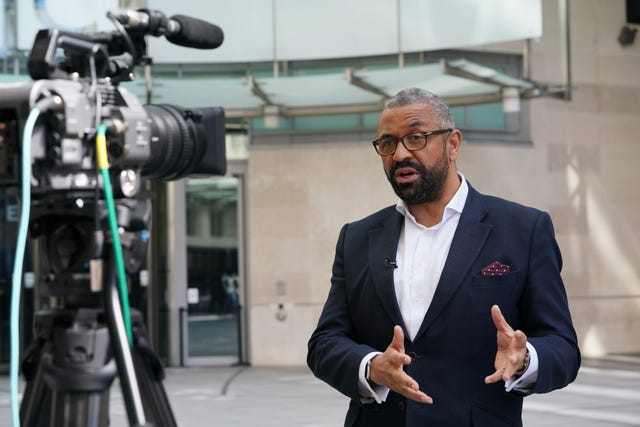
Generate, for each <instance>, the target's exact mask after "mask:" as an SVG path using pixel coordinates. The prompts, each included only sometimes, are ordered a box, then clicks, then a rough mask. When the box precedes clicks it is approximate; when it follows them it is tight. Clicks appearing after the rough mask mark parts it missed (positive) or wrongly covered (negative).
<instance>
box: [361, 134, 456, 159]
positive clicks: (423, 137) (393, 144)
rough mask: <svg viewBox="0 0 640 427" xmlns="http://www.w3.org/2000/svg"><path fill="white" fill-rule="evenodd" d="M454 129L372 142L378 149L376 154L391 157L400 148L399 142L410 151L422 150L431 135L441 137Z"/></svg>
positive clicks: (387, 137)
mask: <svg viewBox="0 0 640 427" xmlns="http://www.w3.org/2000/svg"><path fill="white" fill-rule="evenodd" d="M452 130H453V129H452V128H448V129H437V130H431V131H429V132H411V133H408V134H406V135H405V136H403V137H402V138H396V137H395V136H385V137H382V138H380V139H376V140H375V141H373V142H372V144H373V147H374V148H375V149H376V153H378V154H380V155H381V156H390V155H392V154H393V153H395V152H396V148H397V147H398V141H400V142H402V145H404V148H406V149H407V150H409V151H418V150H422V149H423V148H424V147H426V146H427V138H428V137H429V136H430V135H441V134H443V133H447V132H451V131H452Z"/></svg>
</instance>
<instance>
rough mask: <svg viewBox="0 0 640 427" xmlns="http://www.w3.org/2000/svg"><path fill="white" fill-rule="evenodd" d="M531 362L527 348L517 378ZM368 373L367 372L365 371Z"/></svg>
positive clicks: (516, 374)
mask: <svg viewBox="0 0 640 427" xmlns="http://www.w3.org/2000/svg"><path fill="white" fill-rule="evenodd" d="M529 362H531V355H529V349H528V348H527V354H525V355H524V362H523V363H522V368H520V369H518V370H517V371H516V372H514V373H513V375H515V376H516V377H521V376H522V374H524V373H525V372H526V371H527V369H528V368H529ZM365 373H366V370H365Z"/></svg>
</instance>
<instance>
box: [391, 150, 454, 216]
mask: <svg viewBox="0 0 640 427" xmlns="http://www.w3.org/2000/svg"><path fill="white" fill-rule="evenodd" d="M406 167H409V168H413V169H415V170H416V172H417V173H418V175H419V178H418V179H417V180H415V181H413V182H409V183H398V182H397V181H396V179H395V173H396V170H398V169H400V168H406ZM448 176H449V162H448V158H447V153H446V151H445V152H444V153H443V155H442V156H441V157H440V158H439V159H438V160H437V161H436V162H435V163H434V164H433V166H431V167H430V168H428V169H427V168H426V167H425V166H424V165H422V164H420V163H415V162H411V161H409V160H403V161H400V162H397V163H395V164H394V165H393V166H392V167H391V170H390V171H389V174H388V175H387V178H388V179H389V182H390V183H391V187H393V191H395V193H396V194H397V195H398V197H400V199H402V200H403V201H404V202H405V203H406V204H407V205H417V204H421V203H427V202H433V201H435V200H438V199H439V198H440V197H441V196H442V194H443V192H444V185H445V182H446V180H447V177H448Z"/></svg>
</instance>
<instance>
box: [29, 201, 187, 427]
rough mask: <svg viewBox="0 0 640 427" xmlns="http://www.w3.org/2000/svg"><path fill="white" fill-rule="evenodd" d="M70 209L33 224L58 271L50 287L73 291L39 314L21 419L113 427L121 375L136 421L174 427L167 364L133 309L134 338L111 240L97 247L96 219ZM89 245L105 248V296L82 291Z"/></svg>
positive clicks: (44, 424)
mask: <svg viewBox="0 0 640 427" xmlns="http://www.w3.org/2000/svg"><path fill="white" fill-rule="evenodd" d="M70 213H71V212H70V211H67V212H66V215H63V216H56V215H54V216H51V217H50V216H49V214H47V215H45V216H43V217H41V218H40V219H39V221H36V222H35V224H36V225H35V226H34V227H35V232H36V234H38V233H42V234H44V237H45V243H46V245H45V246H46V247H47V248H48V250H47V255H48V257H47V258H48V261H49V263H50V264H51V267H50V270H52V271H55V272H56V273H57V274H55V276H56V277H58V279H57V280H55V281H54V282H55V283H54V284H53V286H49V288H50V290H49V292H50V293H53V294H54V295H61V294H64V293H65V292H66V293H67V297H66V298H65V304H63V307H61V308H58V309H53V310H48V311H44V312H39V313H37V314H36V316H35V320H34V341H33V342H32V343H31V344H30V345H29V347H28V348H27V350H26V351H25V357H24V358H23V361H22V366H21V367H22V372H23V374H24V376H25V378H26V380H27V383H26V388H25V392H24V396H23V399H22V404H21V407H20V418H21V420H22V425H24V426H25V427H76V426H77V427H80V426H82V427H84V426H89V427H106V426H108V425H109V389H110V387H111V385H112V383H113V381H114V379H115V378H116V377H118V379H119V381H120V385H121V388H122V394H123V398H124V403H125V408H126V411H127V417H128V420H129V424H130V425H131V426H136V427H137V426H140V427H142V426H145V427H147V426H156V427H164V426H167V427H174V426H176V425H177V424H176V421H175V418H174V415H173V412H172V410H171V407H170V405H169V399H168V397H167V394H166V391H165V389H164V387H163V385H162V379H163V378H164V368H163V366H162V364H161V362H160V360H159V359H158V357H157V356H156V354H155V353H154V352H153V350H152V348H151V346H150V344H149V341H148V338H147V333H146V328H145V326H144V323H143V320H142V316H141V315H140V313H139V312H137V311H136V312H133V313H132V331H133V345H132V346H129V345H128V341H127V335H126V331H125V325H124V322H123V318H122V311H121V305H120V298H119V295H118V291H117V288H116V271H115V267H114V262H113V257H112V250H111V249H112V248H111V246H110V243H109V242H107V243H105V244H104V245H103V247H102V248H96V244H95V243H96V242H95V241H96V239H95V237H90V236H91V234H92V233H91V232H87V230H90V229H91V221H85V220H84V219H83V217H82V216H81V215H80V216H79V217H77V218H71V219H69V214H70ZM62 217H65V218H67V219H65V220H62V219H60V218H62ZM85 219H86V218H85ZM94 234H95V233H94ZM88 236H89V237H88ZM97 240H100V239H97ZM90 247H94V249H97V250H98V252H100V253H101V254H102V263H101V264H102V266H103V268H102V276H101V277H100V278H99V281H101V284H102V286H101V288H102V291H101V292H99V293H98V295H102V300H100V299H99V298H96V297H97V296H98V295H96V294H95V293H91V294H87V292H86V290H85V291H84V292H79V291H78V288H79V287H80V288H86V283H85V280H84V279H80V280H78V277H83V274H81V273H78V272H77V271H75V270H77V266H78V265H83V264H86V258H87V249H88V248H90ZM89 252H91V251H89ZM77 282H79V283H77ZM78 284H80V286H77V285H78ZM93 285H94V284H93V283H92V287H93ZM65 288H66V291H62V290H61V289H65ZM70 289H71V290H72V292H69V290H70ZM45 292H46V288H45Z"/></svg>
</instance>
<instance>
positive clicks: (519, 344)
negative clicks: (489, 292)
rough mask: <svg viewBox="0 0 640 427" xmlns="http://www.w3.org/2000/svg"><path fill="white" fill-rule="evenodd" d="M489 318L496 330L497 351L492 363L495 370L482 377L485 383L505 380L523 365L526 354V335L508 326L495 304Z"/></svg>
mask: <svg viewBox="0 0 640 427" xmlns="http://www.w3.org/2000/svg"><path fill="white" fill-rule="evenodd" d="M491 318H492V319H493V323H494V325H496V329H497V330H498V352H497V353H496V360H495V363H494V367H495V368H496V371H495V372H494V373H493V374H491V375H489V376H488V377H486V378H485V379H484V382H485V384H490V383H495V382H498V381H500V380H502V381H507V380H508V379H509V378H511V377H512V376H513V374H514V373H516V372H517V371H518V370H520V369H521V368H522V367H523V366H524V358H525V356H526V354H527V336H526V335H525V334H524V332H522V331H521V330H517V331H514V330H513V328H512V327H511V326H509V324H508V323H507V321H506V320H505V318H504V316H503V315H502V312H501V311H500V307H498V306H497V305H494V306H493V307H491Z"/></svg>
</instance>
